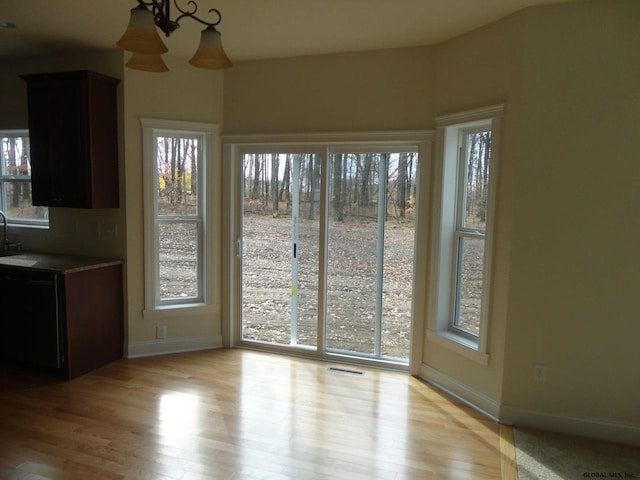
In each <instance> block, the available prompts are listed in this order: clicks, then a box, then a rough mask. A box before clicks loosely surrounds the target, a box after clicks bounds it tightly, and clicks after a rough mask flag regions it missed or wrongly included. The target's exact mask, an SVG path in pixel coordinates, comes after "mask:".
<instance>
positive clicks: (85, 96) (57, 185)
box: [21, 70, 120, 208]
mask: <svg viewBox="0 0 640 480" xmlns="http://www.w3.org/2000/svg"><path fill="white" fill-rule="evenodd" d="M21 78H22V79H23V80H25V81H26V82H27V92H28V103H29V137H30V142H31V184H32V198H33V204H34V205H46V206H51V207H75V208H117V207H118V206H119V189H118V182H119V180H118V133H117V131H118V120H117V98H116V88H117V85H118V83H119V82H120V81H119V80H118V79H116V78H111V77H107V76H105V75H101V74H98V73H94V72H90V71H86V70H83V71H73V72H57V73H46V74H34V75H21Z"/></svg>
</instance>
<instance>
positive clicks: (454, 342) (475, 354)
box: [427, 330, 489, 366]
mask: <svg viewBox="0 0 640 480" xmlns="http://www.w3.org/2000/svg"><path fill="white" fill-rule="evenodd" d="M427 341H429V342H433V343H435V344H437V345H440V346H442V347H445V348H447V349H449V350H451V351H453V352H455V353H458V354H460V355H462V356H463V357H465V358H468V359H470V360H473V361H474V362H476V363H479V364H480V365H485V366H486V365H489V354H488V353H485V352H480V351H479V350H478V343H477V342H474V341H472V340H469V339H468V338H465V337H462V336H460V335H456V334H455V333H453V332H449V331H441V332H437V331H433V330H427Z"/></svg>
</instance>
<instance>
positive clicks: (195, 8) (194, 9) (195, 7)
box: [173, 0, 222, 27]
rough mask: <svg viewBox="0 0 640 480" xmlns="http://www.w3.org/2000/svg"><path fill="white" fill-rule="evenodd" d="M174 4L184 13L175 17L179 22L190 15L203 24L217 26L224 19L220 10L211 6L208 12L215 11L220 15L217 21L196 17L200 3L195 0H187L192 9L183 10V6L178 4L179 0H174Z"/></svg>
mask: <svg viewBox="0 0 640 480" xmlns="http://www.w3.org/2000/svg"><path fill="white" fill-rule="evenodd" d="M173 4H174V5H175V7H176V8H177V9H178V11H179V12H180V13H181V14H182V15H180V16H178V18H176V19H175V22H179V21H180V20H182V19H183V18H184V17H189V18H192V19H194V20H195V21H196V22H200V23H201V24H203V25H206V26H208V27H215V26H216V25H219V24H220V22H221V21H222V15H221V14H220V11H219V10H218V9H217V8H211V9H210V10H208V11H207V13H215V14H216V15H217V16H218V20H217V21H216V22H207V21H205V20H202V19H201V18H198V17H196V12H197V11H198V4H197V3H196V2H194V1H193V0H189V1H188V2H187V5H189V7H190V9H192V10H190V11H187V10H183V9H182V8H180V6H179V5H178V0H173Z"/></svg>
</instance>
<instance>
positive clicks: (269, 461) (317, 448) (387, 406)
mask: <svg viewBox="0 0 640 480" xmlns="http://www.w3.org/2000/svg"><path fill="white" fill-rule="evenodd" d="M332 366H334V367H338V368H349V369H353V367H344V366H339V365H331V364H327V363H322V362H315V361H311V360H304V359H297V358H291V357H285V356H278V355H270V354H266V353H258V352H252V351H244V350H210V351H202V352H192V353H184V354H176V355H167V356H161V357H150V358H141V359H133V360H121V361H117V362H114V363H112V364H110V365H108V366H106V367H103V368H101V369H99V370H96V371H94V372H92V373H90V374H87V375H84V376H82V377H79V378H76V379H74V380H72V381H71V382H63V381H59V380H57V379H52V378H51V377H47V376H43V375H41V374H37V375H34V374H31V373H29V371H17V370H15V369H13V368H9V367H7V366H2V367H0V478H2V479H21V480H22V479H30V480H34V479H64V480H69V479H82V480H89V479H123V478H126V479H136V480H145V479H158V480H165V479H174V480H175V479H185V480H186V479H207V480H210V479H229V480H231V479H232V480H238V479H252V480H254V479H275V480H280V479H296V480H307V479H309V480H325V479H326V480H329V479H331V480H334V479H349V480H371V479H388V480H405V479H421V480H423V479H474V480H478V479H500V478H505V479H515V478H517V474H516V469H515V463H514V458H515V454H514V451H513V443H512V432H511V429H510V428H509V427H505V426H501V425H498V424H496V423H494V422H492V421H491V420H489V419H487V418H485V417H484V416H482V415H481V414H479V413H477V412H475V411H474V410H472V409H470V408H468V407H466V406H465V405H463V404H461V403H459V402H457V401H455V400H452V399H451V398H450V397H448V396H446V395H445V394H443V393H442V392H440V391H439V390H436V389H434V388H433V387H431V386H429V385H427V384H425V383H423V382H421V381H419V380H417V379H415V378H413V377H410V376H408V375H406V374H403V373H397V372H388V371H379V370H372V369H361V368H358V369H357V370H359V371H361V372H364V373H363V374H362V375H357V374H354V373H349V372H340V371H331V370H328V368H329V367H332Z"/></svg>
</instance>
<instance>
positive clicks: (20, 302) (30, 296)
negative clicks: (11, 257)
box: [0, 268, 63, 369]
mask: <svg viewBox="0 0 640 480" xmlns="http://www.w3.org/2000/svg"><path fill="white" fill-rule="evenodd" d="M58 290H59V289H58V279H57V276H56V275H54V274H47V273H40V272H28V271H23V270H19V269H11V268H6V269H0V291H1V292H2V293H1V294H0V295H1V297H0V298H1V299H2V303H1V304H2V308H3V310H4V312H3V316H2V321H1V322H2V337H1V338H2V339H1V340H0V353H1V355H2V356H3V357H4V358H6V359H9V360H13V361H18V362H21V363H28V364H31V365H38V366H43V367H49V368H56V369H57V368H60V367H61V366H62V352H63V349H62V345H61V340H62V337H61V335H60V315H59V312H60V301H59V300H60V296H59V292H58Z"/></svg>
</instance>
